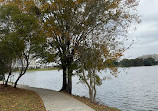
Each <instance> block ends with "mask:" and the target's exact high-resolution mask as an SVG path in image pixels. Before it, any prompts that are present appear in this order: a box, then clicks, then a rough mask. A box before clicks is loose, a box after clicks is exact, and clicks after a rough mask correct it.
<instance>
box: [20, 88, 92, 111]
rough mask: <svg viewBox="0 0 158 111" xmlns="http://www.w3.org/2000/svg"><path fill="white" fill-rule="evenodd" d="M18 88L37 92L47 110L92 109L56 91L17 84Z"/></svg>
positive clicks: (77, 110)
mask: <svg viewBox="0 0 158 111" xmlns="http://www.w3.org/2000/svg"><path fill="white" fill-rule="evenodd" d="M18 87H19V88H24V89H27V90H32V91H35V92H37V93H38V94H39V95H40V97H41V99H42V100H43V103H44V105H45V108H46V110H47V111H94V110H93V109H92V108H90V107H89V106H87V105H85V104H83V103H82V102H80V101H78V100H76V99H74V98H72V97H70V96H68V95H66V94H63V93H60V92H57V91H53V90H47V89H41V88H33V87H28V86H23V85H18Z"/></svg>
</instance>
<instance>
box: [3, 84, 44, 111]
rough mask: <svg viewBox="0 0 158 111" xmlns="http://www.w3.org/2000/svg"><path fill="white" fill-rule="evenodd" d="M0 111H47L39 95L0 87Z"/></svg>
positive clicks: (9, 87) (23, 90)
mask: <svg viewBox="0 0 158 111" xmlns="http://www.w3.org/2000/svg"><path fill="white" fill-rule="evenodd" d="M0 111H46V109H45V107H44V104H43V102H42V100H41V98H40V97H39V95H38V94H37V93H35V92H33V91H29V90H25V89H19V88H16V89H15V88H13V87H11V86H8V87H4V86H3V85H0Z"/></svg>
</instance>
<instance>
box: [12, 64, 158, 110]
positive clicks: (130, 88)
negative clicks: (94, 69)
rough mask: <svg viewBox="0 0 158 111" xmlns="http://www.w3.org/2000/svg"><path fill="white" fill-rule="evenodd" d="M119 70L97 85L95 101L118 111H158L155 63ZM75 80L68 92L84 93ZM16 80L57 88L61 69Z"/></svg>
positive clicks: (60, 79)
mask: <svg viewBox="0 0 158 111" xmlns="http://www.w3.org/2000/svg"><path fill="white" fill-rule="evenodd" d="M119 71H120V73H119V76H118V78H114V77H112V78H111V79H110V80H105V81H103V84H102V86H100V87H98V88H97V101H99V102H101V103H103V104H105V105H107V106H111V107H116V108H118V109H121V110H122V111H158V66H151V67H131V68H126V69H123V68H119ZM107 73H108V72H107ZM107 73H105V72H103V74H105V75H106V74H107ZM15 78H16V76H15ZM77 82H78V78H77V77H73V91H72V93H73V94H76V95H80V96H88V90H87V87H86V86H84V85H83V84H81V83H78V84H77ZM19 84H23V85H29V86H32V87H39V88H46V89H52V90H56V91H59V90H60V89H61V86H62V71H35V72H27V73H26V75H24V76H23V77H22V78H21V80H20V81H19Z"/></svg>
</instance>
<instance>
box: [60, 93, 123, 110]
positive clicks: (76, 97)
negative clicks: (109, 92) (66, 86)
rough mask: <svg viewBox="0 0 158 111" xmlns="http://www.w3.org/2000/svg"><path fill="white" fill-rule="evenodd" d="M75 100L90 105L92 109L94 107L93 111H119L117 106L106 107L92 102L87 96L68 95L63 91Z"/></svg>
mask: <svg viewBox="0 0 158 111" xmlns="http://www.w3.org/2000/svg"><path fill="white" fill-rule="evenodd" d="M62 93H65V92H62ZM65 94H67V95H69V96H71V97H73V98H75V99H77V100H79V101H80V102H82V103H84V104H86V105H88V106H89V107H91V108H92V109H94V110H95V111H121V110H119V109H117V108H112V107H108V106H105V105H101V104H99V103H92V102H91V101H90V100H89V99H88V98H86V97H80V96H75V95H70V94H68V93H65Z"/></svg>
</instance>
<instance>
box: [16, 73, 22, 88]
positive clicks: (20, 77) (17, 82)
mask: <svg viewBox="0 0 158 111" xmlns="http://www.w3.org/2000/svg"><path fill="white" fill-rule="evenodd" d="M21 77H22V74H20V75H19V76H18V79H17V80H16V81H15V84H14V88H16V86H17V83H18V81H19V79H20V78H21Z"/></svg>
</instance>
